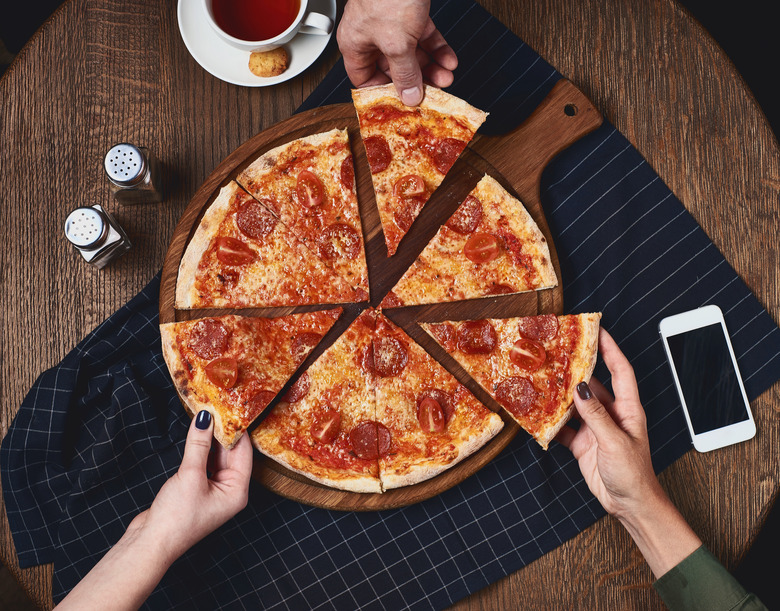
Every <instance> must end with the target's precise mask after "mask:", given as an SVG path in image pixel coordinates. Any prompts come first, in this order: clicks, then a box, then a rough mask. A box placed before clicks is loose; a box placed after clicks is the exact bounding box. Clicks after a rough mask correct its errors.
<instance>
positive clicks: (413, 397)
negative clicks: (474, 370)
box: [373, 313, 504, 490]
mask: <svg viewBox="0 0 780 611" xmlns="http://www.w3.org/2000/svg"><path fill="white" fill-rule="evenodd" d="M373 370H374V372H375V376H376V377H375V379H376V420H377V422H379V423H380V426H383V427H384V428H385V429H386V431H387V434H386V436H385V437H386V441H384V440H382V442H381V443H379V476H380V479H381V481H382V489H383V490H389V489H391V488H399V487H401V486H409V485H411V484H416V483H418V482H421V481H424V480H426V479H430V478H431V477H434V476H436V475H438V474H439V473H441V472H442V471H444V470H446V469H449V468H450V467H452V466H453V465H455V464H457V463H459V462H460V461H462V460H463V459H465V458H467V457H468V456H470V455H471V454H472V453H474V452H475V451H476V450H478V449H479V448H481V447H482V446H483V445H485V444H486V443H487V442H488V441H489V440H490V439H492V438H493V437H494V436H495V435H496V433H498V432H499V431H500V430H501V429H502V428H503V426H504V421H503V420H502V419H501V417H500V416H499V415H498V414H496V413H494V412H492V411H490V410H489V409H488V408H487V407H485V406H484V405H482V403H480V402H479V401H478V400H477V399H476V397H474V395H472V394H471V393H470V392H469V391H468V389H467V388H466V387H465V386H463V385H462V384H461V383H460V382H458V380H457V379H456V378H455V377H454V376H453V375H452V374H451V373H449V372H448V371H447V370H446V369H444V367H442V366H441V365H440V364H439V363H437V362H436V361H435V360H434V359H433V357H431V356H430V355H429V354H428V353H427V352H426V351H425V350H423V349H422V347H420V346H419V345H418V344H417V343H415V342H414V340H412V338H411V337H409V336H408V335H407V334H406V333H405V332H404V331H402V330H401V329H400V328H398V327H397V326H396V325H394V324H393V323H392V322H390V320H388V319H387V318H386V317H385V316H384V315H383V314H381V313H380V314H378V315H377V322H376V332H375V336H374V351H373Z"/></svg>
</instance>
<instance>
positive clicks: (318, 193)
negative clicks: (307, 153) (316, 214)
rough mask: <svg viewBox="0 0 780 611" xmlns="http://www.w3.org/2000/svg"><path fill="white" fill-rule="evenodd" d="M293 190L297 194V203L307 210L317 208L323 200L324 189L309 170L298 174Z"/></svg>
mask: <svg viewBox="0 0 780 611" xmlns="http://www.w3.org/2000/svg"><path fill="white" fill-rule="evenodd" d="M295 190H296V193H297V194H298V203H299V204H301V205H302V206H306V207H307V208H314V207H315V206H319V205H320V204H321V203H322V200H323V199H324V198H325V187H324V186H323V184H322V181H321V180H320V179H319V178H317V176H316V174H314V173H313V172H310V171H309V170H303V171H302V172H301V173H300V174H298V180H297V182H296V185H295Z"/></svg>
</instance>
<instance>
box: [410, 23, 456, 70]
mask: <svg viewBox="0 0 780 611" xmlns="http://www.w3.org/2000/svg"><path fill="white" fill-rule="evenodd" d="M419 45H420V47H422V48H423V50H424V51H425V52H426V53H427V54H428V55H430V57H431V59H432V60H433V61H434V62H436V63H437V64H439V65H440V66H441V67H442V68H445V69H447V70H449V71H450V72H452V71H453V70H455V68H457V67H458V56H457V55H456V54H455V51H453V50H452V47H451V46H450V45H448V44H447V41H446V40H444V36H442V34H441V32H439V30H437V29H436V26H435V25H434V23H433V21H432V20H431V19H430V17H429V18H428V23H427V24H426V26H425V30H424V31H423V35H422V36H421V37H420V42H419Z"/></svg>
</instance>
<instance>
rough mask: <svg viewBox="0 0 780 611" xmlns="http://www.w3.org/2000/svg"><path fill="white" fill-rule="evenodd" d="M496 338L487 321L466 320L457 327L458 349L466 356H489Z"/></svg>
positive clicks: (496, 341) (494, 345)
mask: <svg viewBox="0 0 780 611" xmlns="http://www.w3.org/2000/svg"><path fill="white" fill-rule="evenodd" d="M497 343H498V336H497V335H496V330H495V329H494V328H493V325H492V324H490V321H489V320H484V319H483V320H467V321H466V322H464V323H461V324H460V326H458V349H459V350H460V351H461V352H465V353H466V354H490V353H491V352H493V350H494V349H495V347H496V344H497Z"/></svg>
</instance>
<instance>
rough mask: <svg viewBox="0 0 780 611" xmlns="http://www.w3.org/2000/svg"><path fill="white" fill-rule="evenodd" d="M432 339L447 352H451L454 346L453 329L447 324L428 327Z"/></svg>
mask: <svg viewBox="0 0 780 611" xmlns="http://www.w3.org/2000/svg"><path fill="white" fill-rule="evenodd" d="M428 328H429V330H430V332H431V334H432V335H433V337H435V338H436V341H437V342H439V343H440V344H441V346H442V348H444V349H445V350H446V351H447V352H452V351H453V350H454V349H455V346H456V338H455V327H453V326H452V325H451V324H450V323H448V322H443V323H438V324H433V325H431V326H430V327H428Z"/></svg>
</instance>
